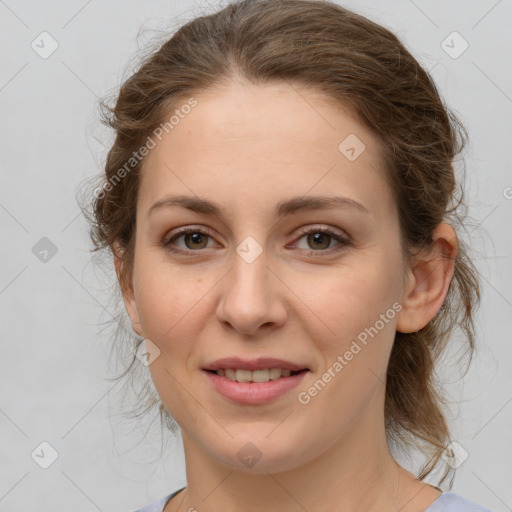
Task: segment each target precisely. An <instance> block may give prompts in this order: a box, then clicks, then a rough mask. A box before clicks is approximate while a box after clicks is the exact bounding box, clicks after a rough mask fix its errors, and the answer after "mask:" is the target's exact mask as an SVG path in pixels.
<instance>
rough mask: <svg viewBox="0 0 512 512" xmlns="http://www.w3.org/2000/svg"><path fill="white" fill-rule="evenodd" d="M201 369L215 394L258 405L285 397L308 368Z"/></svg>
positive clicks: (239, 402) (301, 378) (238, 402)
mask: <svg viewBox="0 0 512 512" xmlns="http://www.w3.org/2000/svg"><path fill="white" fill-rule="evenodd" d="M202 372H203V374H204V375H205V376H206V377H207V379H208V381H209V383H210V385H211V386H212V388H213V390H214V391H215V392H216V394H219V395H221V396H222V397H223V398H227V399H228V400H229V401H230V402H235V403H237V404H241V405H257V404H266V403H269V402H272V401H275V400H277V399H278V398H283V399H284V398H285V397H286V395H289V392H290V391H291V390H292V389H293V388H295V387H296V386H298V384H299V383H300V382H301V381H302V380H303V379H304V378H305V377H306V375H307V374H309V373H310V370H309V369H307V368H305V369H302V370H289V369H281V368H269V369H261V370H254V371H251V370H245V369H238V368H219V369H217V370H208V369H203V370H202Z"/></svg>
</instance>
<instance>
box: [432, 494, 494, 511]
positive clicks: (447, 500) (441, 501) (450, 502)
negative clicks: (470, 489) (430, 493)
mask: <svg viewBox="0 0 512 512" xmlns="http://www.w3.org/2000/svg"><path fill="white" fill-rule="evenodd" d="M425 512H491V511H490V510H489V509H487V508H485V507H482V506H480V505H477V504H476V503H473V502H472V501H469V500H467V499H466V498H463V497H462V496H460V495H459V494H456V493H454V492H445V493H443V494H441V496H439V498H437V500H436V501H434V503H432V505H430V507H428V508H427V509H426V510H425Z"/></svg>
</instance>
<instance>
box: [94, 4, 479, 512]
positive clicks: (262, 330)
mask: <svg viewBox="0 0 512 512" xmlns="http://www.w3.org/2000/svg"><path fill="white" fill-rule="evenodd" d="M107 122H108V124H109V125H110V126H111V127H113V128H114V129H115V131H116V140H115V142H114V144H113V147H112V149H111V150H110V152H109V154H108V158H107V162H106V167H105V175H104V183H103V184H102V186H101V188H98V189H96V191H95V202H94V205H93V206H94V218H93V219H92V222H93V223H94V224H93V227H92V233H91V234H92V238H93V240H94V242H95V244H96V248H97V249H100V248H109V249H110V250H112V253H113V255H114V262H115V267H116V272H117V276H118V278H119V282H120V287H121V290H122V295H123V300H124V305H125V308H126V311H127V313H128V315H129V317H130V320H131V324H132V327H133V330H134V331H135V333H136V334H137V335H138V336H139V339H138V341H137V345H136V347H135V355H134V357H133V361H132V365H131V366H130V368H128V370H127V371H131V368H132V366H133V365H134V364H137V363H138V361H137V357H136V356H138V357H139V359H141V360H143V361H144V362H145V365H147V367H148V368H149V371H150V373H151V378H152V380H153V382H154V385H155V388H156V390H157V391H158V395H159V398H160V400H161V404H160V411H161V414H162V417H164V418H166V419H167V420H172V421H175V422H176V423H177V424H178V425H179V427H180V428H181V433H182V437H183V443H184V450H185V459H186V473H187V486H186V488H184V489H181V490H179V491H176V492H175V493H172V494H169V495H167V496H165V497H163V498H162V499H160V500H158V501H157V502H154V503H152V504H151V505H148V506H147V507H145V508H143V509H141V510H142V511H146V512H149V511H158V512H160V511H162V510H163V511H164V512H175V511H194V510H198V511H219V510H223V511H228V512H229V511H235V510H236V511H241V510H243V511H256V510H258V511H259V510H265V511H274V510H275V511H278V510H279V511H280V512H287V511H296V510H309V511H313V510H314V511H315V512H318V511H339V510H350V511H351V512H359V511H365V512H368V511H377V510H378V511H383V510H385V511H387V510H389V511H397V510H400V511H401V512H420V511H424V510H428V511H429V512H438V511H444V512H448V511H463V510H464V511H480V512H484V511H485V510H486V509H484V508H482V507H480V506H478V505H476V504H473V503H471V502H470V501H468V500H467V499H465V498H463V497H462V496H459V495H457V494H455V493H451V492H443V491H442V490H441V488H440V487H437V486H433V485H430V484H427V483H425V482H423V481H422V480H423V479H424V478H425V477H426V476H427V475H430V474H431V473H432V472H433V470H434V469H438V468H439V467H441V466H442V467H443V469H444V475H443V478H441V479H440V481H439V482H438V485H440V484H441V483H442V482H443V481H444V480H445V479H446V478H447V476H448V475H449V474H451V473H453V471H454V468H455V467H456V466H457V465H458V464H457V463H456V462H457V460H456V459H457V457H458V454H457V453H456V451H457V450H456V448H457V445H454V444H453V443H450V435H449V429H448V426H447V423H446V421H445V417H444V414H443V410H442V406H443V401H442V396H441V395H439V394H438V392H437V388H436V382H435V380H434V373H433V370H434V363H435V361H436V360H437V359H438V358H439V356H440V355H441V353H442V352H443V349H444V347H445V346H446V343H447V342H448V338H449V335H450V333H451V331H452V329H454V328H455V327H461V328H462V329H463V331H464V332H465V334H466V335H467V348H468V351H470V352H471V350H472V349H473V344H474V330H473V314H474V309H475V308H476V305H477V303H478V299H479V285H478V280H477V279H476V271H475V269H474V267H473V264H472V262H471V260H470V259H469V257H468V255H467V252H466V249H465V246H464V244H463V243H462V241H461V240H458V238H457V233H456V231H455V228H454V225H455V224H456V221H457V220H458V217H457V214H456V208H455V207H454V204H455V202H456V199H455V197H454V190H455V185H456V182H455V176H454V168H453V163H454V158H455V157H456V155H457V154H458V153H459V152H460V150H461V149H462V146H463V142H464V129H463V127H462V126H461V125H460V124H459V123H458V121H457V120H456V118H455V117H454V116H453V115H452V114H451V112H450V111H448V110H447V109H446V108H445V107H444V106H443V102H442V100H441V98H440V96H439V94H438V92H437V89H436V87H435V85H434V83H433V82H432V80H431V78H430V77H429V75H428V74H427V73H426V72H425V71H424V70H423V69H422V68H421V66H420V65H419V64H418V62H417V61H416V60H415V59H414V58H413V56H412V55H411V54H410V53H409V52H408V51H407V50H406V49H405V47H404V46H403V45H402V44H401V43H400V42H399V40H398V39H397V38H396V37H395V36H394V35H393V34H392V33H390V32H389V31H388V30H386V29H385V28H383V27H381V26H379V25H377V24H375V23H373V22H371V21H369V20H367V19H365V18H364V17H362V16H359V15H357V14H354V13H352V12H350V11H348V10H346V9H344V8H342V7H340V6H338V5H336V4H334V3H330V2H327V1H310V0H280V1H275V0H255V1H249V0H246V1H241V2H235V3H232V4H229V5H228V6H226V7H225V8H223V9H222V10H220V11H219V12H217V13H215V14H212V15H210V16H205V17H200V18H197V19H195V20H193V21H191V22H190V23H188V24H187V25H185V26H184V27H182V28H181V29H180V30H179V31H178V32H177V33H176V34H175V35H174V36H173V37H172V38H171V39H170V40H168V41H167V42H165V44H163V46H162V47H161V48H160V49H159V50H158V51H157V52H155V53H154V54H152V55H150V56H149V57H147V59H146V60H145V62H144V63H143V65H142V66H141V68H140V69H139V70H138V71H137V72H136V73H135V74H133V75H132V76H131V77H130V78H129V79H128V80H127V81H126V82H125V83H124V84H123V86H122V88H121V91H120V94H119V97H118V99H117V102H116V105H115V106H114V107H113V108H112V110H111V115H110V116H109V117H108V119H107ZM411 446H418V447H421V450H422V451H423V453H424V454H425V457H426V461H427V462H426V464H425V466H424V467H423V468H422V470H421V471H420V472H419V474H418V475H415V474H413V473H411V472H410V471H408V470H406V469H405V468H404V467H402V466H401V465H400V464H398V462H397V461H396V460H395V457H394V455H393V454H392V452H393V451H394V452H396V451H398V450H401V449H405V448H407V447H411ZM452 476H453V475H452ZM450 485H451V484H450Z"/></svg>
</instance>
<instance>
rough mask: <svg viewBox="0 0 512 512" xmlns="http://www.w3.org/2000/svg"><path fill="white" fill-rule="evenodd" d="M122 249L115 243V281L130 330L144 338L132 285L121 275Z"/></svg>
mask: <svg viewBox="0 0 512 512" xmlns="http://www.w3.org/2000/svg"><path fill="white" fill-rule="evenodd" d="M123 252H124V251H123V249H122V248H120V246H119V245H118V244H117V243H116V244H114V250H113V253H114V266H115V269H116V275H117V280H118V283H119V286H120V288H121V294H122V296H123V302H124V306H125V309H126V312H127V313H128V316H129V317H130V321H131V324H132V328H133V330H134V331H135V333H136V334H138V335H139V336H142V337H144V335H143V333H142V328H141V325H140V320H139V312H138V310H137V304H136V301H135V294H134V291H133V283H131V282H127V280H126V277H125V275H124V273H123V263H124V260H123Z"/></svg>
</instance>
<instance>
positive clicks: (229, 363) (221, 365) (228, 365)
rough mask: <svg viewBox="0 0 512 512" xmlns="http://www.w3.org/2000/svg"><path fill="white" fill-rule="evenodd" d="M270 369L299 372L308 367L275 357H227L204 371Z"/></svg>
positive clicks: (213, 363)
mask: <svg viewBox="0 0 512 512" xmlns="http://www.w3.org/2000/svg"><path fill="white" fill-rule="evenodd" d="M267 368H268V369H270V368H281V369H283V370H290V371H292V372H297V371H300V370H307V369H308V368H307V366H306V365H303V364H300V363H293V362H291V361H285V360H284V359H276V358H275V357H259V358H257V359H240V358H239V357H225V358H223V359H217V360H216V361H213V362H212V363H209V364H208V365H206V366H205V367H203V370H220V369H241V370H251V371H253V370H265V369H267Z"/></svg>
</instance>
